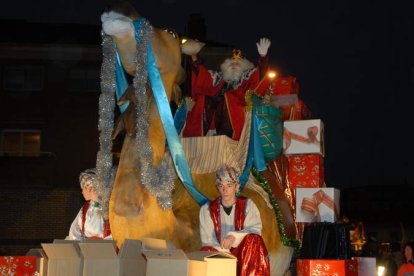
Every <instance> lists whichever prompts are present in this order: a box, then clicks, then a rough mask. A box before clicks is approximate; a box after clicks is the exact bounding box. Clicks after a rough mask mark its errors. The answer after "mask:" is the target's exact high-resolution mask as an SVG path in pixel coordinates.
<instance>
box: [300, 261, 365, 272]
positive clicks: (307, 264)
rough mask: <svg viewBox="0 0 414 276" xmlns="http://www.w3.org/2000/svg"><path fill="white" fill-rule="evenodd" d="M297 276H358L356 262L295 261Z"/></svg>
mask: <svg viewBox="0 0 414 276" xmlns="http://www.w3.org/2000/svg"><path fill="white" fill-rule="evenodd" d="M296 273H297V276H358V262H357V261H356V260H305V259H297V260H296Z"/></svg>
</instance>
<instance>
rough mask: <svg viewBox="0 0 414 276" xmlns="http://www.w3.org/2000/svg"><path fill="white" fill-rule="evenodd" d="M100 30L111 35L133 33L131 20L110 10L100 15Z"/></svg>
mask: <svg viewBox="0 0 414 276" xmlns="http://www.w3.org/2000/svg"><path fill="white" fill-rule="evenodd" d="M101 21H102V30H103V31H104V32H105V33H106V34H108V35H113V36H123V35H127V34H129V35H134V25H133V24H132V20H131V18H129V17H126V16H125V15H122V14H120V13H117V12H114V11H110V12H105V13H103V14H102V15H101Z"/></svg>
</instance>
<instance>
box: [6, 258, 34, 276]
mask: <svg viewBox="0 0 414 276" xmlns="http://www.w3.org/2000/svg"><path fill="white" fill-rule="evenodd" d="M0 275H1V276H3V275H7V276H10V275H12V276H37V275H39V274H38V272H36V257H35V256H1V257H0Z"/></svg>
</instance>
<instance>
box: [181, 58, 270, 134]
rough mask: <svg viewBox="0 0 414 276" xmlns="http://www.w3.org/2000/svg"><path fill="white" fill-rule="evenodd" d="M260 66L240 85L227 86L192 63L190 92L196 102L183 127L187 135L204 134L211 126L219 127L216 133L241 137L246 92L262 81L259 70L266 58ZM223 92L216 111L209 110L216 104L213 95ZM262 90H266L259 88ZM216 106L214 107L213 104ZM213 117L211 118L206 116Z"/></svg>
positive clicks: (263, 65) (200, 66) (261, 61)
mask: <svg viewBox="0 0 414 276" xmlns="http://www.w3.org/2000/svg"><path fill="white" fill-rule="evenodd" d="M259 65H260V68H261V69H260V70H259V69H258V68H254V69H252V70H251V71H250V72H249V73H248V74H247V75H245V77H244V79H243V80H242V81H241V83H240V85H239V86H237V87H236V88H230V87H227V83H226V82H225V81H224V80H221V81H220V82H218V83H217V84H214V79H213V77H212V74H211V73H210V72H209V71H208V70H207V69H206V68H205V67H204V66H202V65H201V64H199V63H197V62H194V63H193V64H192V66H193V70H192V83H191V91H192V92H191V93H192V98H193V100H195V102H196V103H195V105H194V106H193V108H192V110H191V111H190V112H188V114H187V120H186V125H185V127H184V130H183V136H184V137H194V136H204V135H206V133H207V131H208V130H210V129H216V132H217V134H219V135H220V134H224V135H227V136H229V137H230V138H232V139H233V140H239V139H240V135H241V131H242V129H243V125H244V109H245V106H246V101H245V93H246V91H247V90H249V89H255V88H256V87H257V86H258V84H259V82H260V74H259V71H262V68H265V67H267V58H261V60H260V61H259ZM223 92H224V95H223V96H224V101H222V102H221V103H219V106H218V107H217V109H216V111H215V112H214V111H213V114H208V113H209V109H210V108H209V106H211V105H214V103H212V102H214V101H215V100H212V98H213V97H214V96H217V95H218V94H220V93H223ZM258 93H260V94H263V93H264V91H258ZM213 109H214V108H213ZM209 116H210V117H211V116H212V117H213V118H212V119H211V120H210V119H209V118H207V117H209Z"/></svg>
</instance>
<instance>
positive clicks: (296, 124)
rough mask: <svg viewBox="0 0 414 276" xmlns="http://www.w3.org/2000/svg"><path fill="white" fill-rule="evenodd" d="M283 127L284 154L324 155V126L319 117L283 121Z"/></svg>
mask: <svg viewBox="0 0 414 276" xmlns="http://www.w3.org/2000/svg"><path fill="white" fill-rule="evenodd" d="M283 127H284V131H283V150H284V153H285V155H294V154H320V155H322V156H324V155H325V147H324V126H323V122H322V121H321V120H320V119H315V120H296V121H284V122H283Z"/></svg>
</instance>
